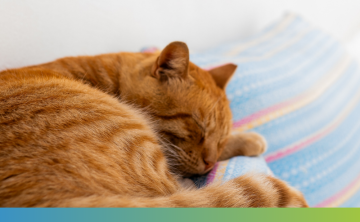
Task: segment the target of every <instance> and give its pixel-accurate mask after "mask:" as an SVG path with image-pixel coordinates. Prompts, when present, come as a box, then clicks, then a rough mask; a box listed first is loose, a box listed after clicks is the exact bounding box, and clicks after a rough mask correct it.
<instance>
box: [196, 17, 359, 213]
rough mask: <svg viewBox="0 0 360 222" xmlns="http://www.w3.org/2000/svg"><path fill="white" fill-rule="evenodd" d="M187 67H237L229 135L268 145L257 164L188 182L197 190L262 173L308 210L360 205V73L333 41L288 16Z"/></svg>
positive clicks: (242, 160)
mask: <svg viewBox="0 0 360 222" xmlns="http://www.w3.org/2000/svg"><path fill="white" fill-rule="evenodd" d="M190 60H191V61H192V62H194V63H195V64H197V65H199V66H200V67H203V68H205V69H206V68H209V67H213V66H217V65H221V64H224V63H229V62H231V63H235V64H237V65H238V68H237V71H236V73H235V75H234V76H233V78H232V80H231V82H230V83H229V85H228V87H227V90H226V93H227V95H228V98H229V99H230V101H231V110H232V112H233V121H234V125H233V129H234V131H235V132H241V131H249V132H250V131H255V132H258V133H260V134H262V135H263V136H264V137H265V138H266V139H267V141H268V146H269V147H268V150H267V152H266V153H265V154H264V155H263V156H262V157H234V158H232V159H230V160H227V161H223V162H219V163H218V164H217V165H216V167H215V168H214V169H213V170H212V171H211V172H210V173H209V174H208V175H205V176H202V177H198V178H193V180H194V181H195V183H196V184H197V185H198V186H204V185H206V184H210V183H212V182H214V181H226V180H229V179H231V178H234V177H237V176H239V175H242V174H244V173H245V172H250V171H259V172H265V173H270V172H269V170H268V169H267V166H268V167H269V168H270V169H271V171H272V172H273V174H274V175H275V176H276V177H278V178H280V179H282V180H285V181H287V182H288V183H289V184H290V185H292V186H294V187H296V188H297V189H299V190H300V191H302V192H303V193H304V195H305V198H306V199H307V201H308V203H309V205H310V206H313V207H338V206H342V207H356V206H360V192H359V190H360V161H359V159H360V102H359V101H360V87H359V86H360V72H359V66H358V64H357V62H356V61H355V60H354V59H352V58H351V57H350V56H349V55H348V54H347V52H346V50H344V47H343V46H342V45H341V44H340V43H339V42H338V41H337V40H335V39H334V38H332V37H331V36H329V35H328V34H326V33H325V32H323V31H321V30H319V29H318V28H316V27H314V26H313V25H311V24H310V23H309V22H307V21H305V20H304V19H303V18H301V17H300V16H297V15H294V14H287V15H285V16H284V17H283V18H282V19H280V20H279V21H276V22H274V23H273V24H271V25H270V26H269V27H267V28H265V29H264V30H263V31H262V32H260V33H258V34H256V35H254V36H252V37H250V38H248V39H245V40H241V41H234V42H230V43H226V44H222V45H219V46H216V47H213V48H211V49H208V50H206V51H203V52H197V53H192V54H191V57H190ZM265 162H266V163H267V166H266V164H265Z"/></svg>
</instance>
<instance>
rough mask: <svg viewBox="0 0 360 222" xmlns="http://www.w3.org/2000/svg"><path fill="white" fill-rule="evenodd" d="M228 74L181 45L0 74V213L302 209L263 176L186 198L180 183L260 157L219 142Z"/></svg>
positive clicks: (241, 140) (237, 142) (253, 141)
mask: <svg viewBox="0 0 360 222" xmlns="http://www.w3.org/2000/svg"><path fill="white" fill-rule="evenodd" d="M235 69H236V66H235V65H232V64H228V65H224V66H221V67H218V68H215V69H212V70H210V71H205V70H202V69H200V68H199V67H197V66H196V65H194V64H193V63H191V62H189V51H188V48H187V46H186V44H185V43H182V42H173V43H170V44H169V45H168V46H167V47H166V48H165V49H164V50H163V51H162V52H161V53H157V54H156V53H155V54H150V53H116V54H105V55H99V56H82V57H69V58H63V59H59V60H56V61H54V62H51V63H47V64H42V65H37V66H31V67H26V68H20V69H13V70H6V71H3V72H1V73H0V206H2V207H306V206H307V204H306V201H305V200H304V198H303V196H302V194H301V193H300V192H299V191H297V190H295V189H294V188H292V187H290V186H288V185H287V184H286V183H285V182H283V181H281V180H278V179H276V178H273V177H271V176H266V175H261V174H249V175H245V176H241V177H238V178H236V179H233V180H231V181H228V182H225V183H223V184H211V185H209V186H207V187H205V188H202V189H198V190H194V189H191V190H190V189H185V188H182V187H181V185H180V184H179V182H178V179H179V178H180V177H186V176H192V175H198V174H204V173H206V172H208V171H210V170H211V169H212V167H213V166H214V164H215V162H216V161H218V160H224V159H228V158H230V157H232V156H236V155H247V156H252V155H258V154H261V153H263V152H264V151H265V149H266V143H265V141H264V139H263V138H262V137H261V136H260V135H258V134H255V133H241V134H231V127H232V123H231V112H230V108H229V102H228V100H227V98H226V96H225V92H224V89H225V87H226V84H227V82H228V81H229V79H230V77H231V76H232V74H233V73H234V71H235Z"/></svg>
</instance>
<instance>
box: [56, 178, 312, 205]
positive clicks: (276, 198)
mask: <svg viewBox="0 0 360 222" xmlns="http://www.w3.org/2000/svg"><path fill="white" fill-rule="evenodd" d="M59 206H61V207H308V205H307V203H306V201H305V199H304V197H303V195H302V194H301V193H300V192H299V191H297V190H295V189H294V188H292V187H290V186H289V185H287V184H286V183H285V182H283V181H281V180H279V179H276V178H274V177H271V176H266V175H262V174H261V175H260V174H248V175H244V176H241V177H238V178H236V179H233V180H230V181H228V182H226V183H224V184H212V185H210V186H207V187H205V188H202V189H199V190H181V191H178V192H175V193H174V194H172V195H168V196H157V197H123V196H89V197H84V198H82V197H81V198H75V199H71V200H64V201H63V202H61V203H60V204H59Z"/></svg>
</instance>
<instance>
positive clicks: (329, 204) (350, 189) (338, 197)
mask: <svg viewBox="0 0 360 222" xmlns="http://www.w3.org/2000/svg"><path fill="white" fill-rule="evenodd" d="M359 181H360V176H358V177H357V178H356V179H355V180H354V181H353V182H351V183H350V184H349V185H348V186H347V187H345V189H343V190H342V191H340V192H339V193H337V194H336V195H334V196H332V197H330V198H329V199H327V200H325V201H323V202H321V203H319V204H317V205H316V206H315V207H335V206H339V205H338V204H342V203H344V201H346V200H347V199H346V198H345V200H342V201H341V199H343V198H344V197H345V196H347V195H349V196H352V195H351V194H353V193H356V191H357V190H358V189H356V186H358V183H359ZM354 188H355V189H354ZM337 202H338V203H337ZM336 203H337V204H336ZM334 205H335V206H334Z"/></svg>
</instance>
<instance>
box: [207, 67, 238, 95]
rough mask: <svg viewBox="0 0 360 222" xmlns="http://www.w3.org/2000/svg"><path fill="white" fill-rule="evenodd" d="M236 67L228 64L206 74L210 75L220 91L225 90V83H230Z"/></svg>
mask: <svg viewBox="0 0 360 222" xmlns="http://www.w3.org/2000/svg"><path fill="white" fill-rule="evenodd" d="M236 68H237V65H235V64H232V63H229V64H226V65H222V66H219V67H216V68H213V69H211V70H208V72H209V73H210V74H211V76H212V77H213V79H214V80H215V82H216V85H218V86H219V87H220V88H221V89H225V88H226V85H227V83H228V82H229V81H230V79H231V77H232V76H233V74H234V73H235V70H236Z"/></svg>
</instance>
